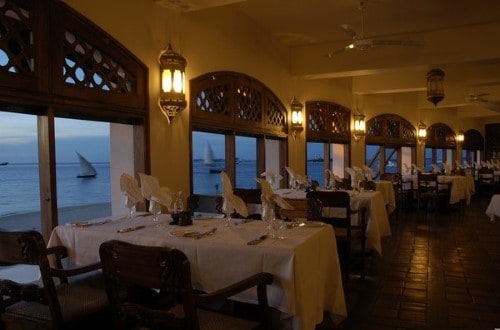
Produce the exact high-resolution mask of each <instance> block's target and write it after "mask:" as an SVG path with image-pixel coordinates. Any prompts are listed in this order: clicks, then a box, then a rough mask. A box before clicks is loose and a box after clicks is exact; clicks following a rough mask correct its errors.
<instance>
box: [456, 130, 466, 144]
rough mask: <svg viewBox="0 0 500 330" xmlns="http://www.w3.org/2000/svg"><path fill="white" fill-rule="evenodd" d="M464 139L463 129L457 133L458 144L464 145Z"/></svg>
mask: <svg viewBox="0 0 500 330" xmlns="http://www.w3.org/2000/svg"><path fill="white" fill-rule="evenodd" d="M464 138H465V137H464V131H462V130H461V129H459V130H458V131H457V137H456V139H457V143H458V144H459V145H462V144H463V143H464Z"/></svg>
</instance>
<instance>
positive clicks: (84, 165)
mask: <svg viewBox="0 0 500 330" xmlns="http://www.w3.org/2000/svg"><path fill="white" fill-rule="evenodd" d="M76 154H77V155H78V160H79V161H80V168H81V172H80V174H78V175H77V177H79V178H93V177H95V176H96V175H97V171H96V169H95V168H94V166H92V164H90V163H89V161H88V160H86V159H85V157H83V156H82V155H80V154H79V153H78V152H77V153H76Z"/></svg>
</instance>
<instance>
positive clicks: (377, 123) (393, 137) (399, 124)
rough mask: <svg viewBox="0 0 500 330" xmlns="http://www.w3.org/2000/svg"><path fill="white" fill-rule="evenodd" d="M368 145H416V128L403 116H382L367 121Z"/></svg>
mask: <svg viewBox="0 0 500 330" xmlns="http://www.w3.org/2000/svg"><path fill="white" fill-rule="evenodd" d="M366 143H370V144H386V143H388V144H393V145H415V144H416V131H415V127H413V125H412V124H411V123H410V122H408V121H407V120H406V119H404V118H403V117H401V116H398V115H395V114H381V115H378V116H376V117H373V118H371V119H370V120H368V121H367V123H366Z"/></svg>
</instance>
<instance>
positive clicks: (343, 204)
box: [307, 191, 351, 237]
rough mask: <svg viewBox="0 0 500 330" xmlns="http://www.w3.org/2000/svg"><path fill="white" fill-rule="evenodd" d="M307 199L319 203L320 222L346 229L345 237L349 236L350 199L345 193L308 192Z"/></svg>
mask: <svg viewBox="0 0 500 330" xmlns="http://www.w3.org/2000/svg"><path fill="white" fill-rule="evenodd" d="M307 197H308V198H315V199H318V200H320V201H321V206H322V208H323V211H322V215H321V221H323V222H325V223H328V224H331V225H332V226H334V227H338V228H346V229H347V236H348V237H349V236H350V230H351V199H350V196H349V194H348V193H347V192H346V191H310V192H308V193H307ZM325 208H329V210H325Z"/></svg>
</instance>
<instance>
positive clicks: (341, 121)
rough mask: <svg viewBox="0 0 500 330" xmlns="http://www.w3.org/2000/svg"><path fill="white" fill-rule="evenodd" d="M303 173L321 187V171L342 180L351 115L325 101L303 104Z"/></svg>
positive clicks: (336, 105) (347, 150)
mask: <svg viewBox="0 0 500 330" xmlns="http://www.w3.org/2000/svg"><path fill="white" fill-rule="evenodd" d="M306 121H307V122H306V139H307V145H306V155H307V157H306V161H307V163H306V173H307V175H308V176H309V177H310V178H311V179H313V180H316V181H318V183H319V184H320V185H324V184H325V170H326V169H329V170H331V171H332V172H333V173H334V174H335V175H337V176H339V177H344V174H345V173H344V168H345V167H346V166H348V165H349V158H350V157H349V143H350V136H351V133H350V123H351V111H350V110H349V109H347V108H346V107H343V106H342V105H340V104H337V103H333V102H326V101H307V102H306Z"/></svg>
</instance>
